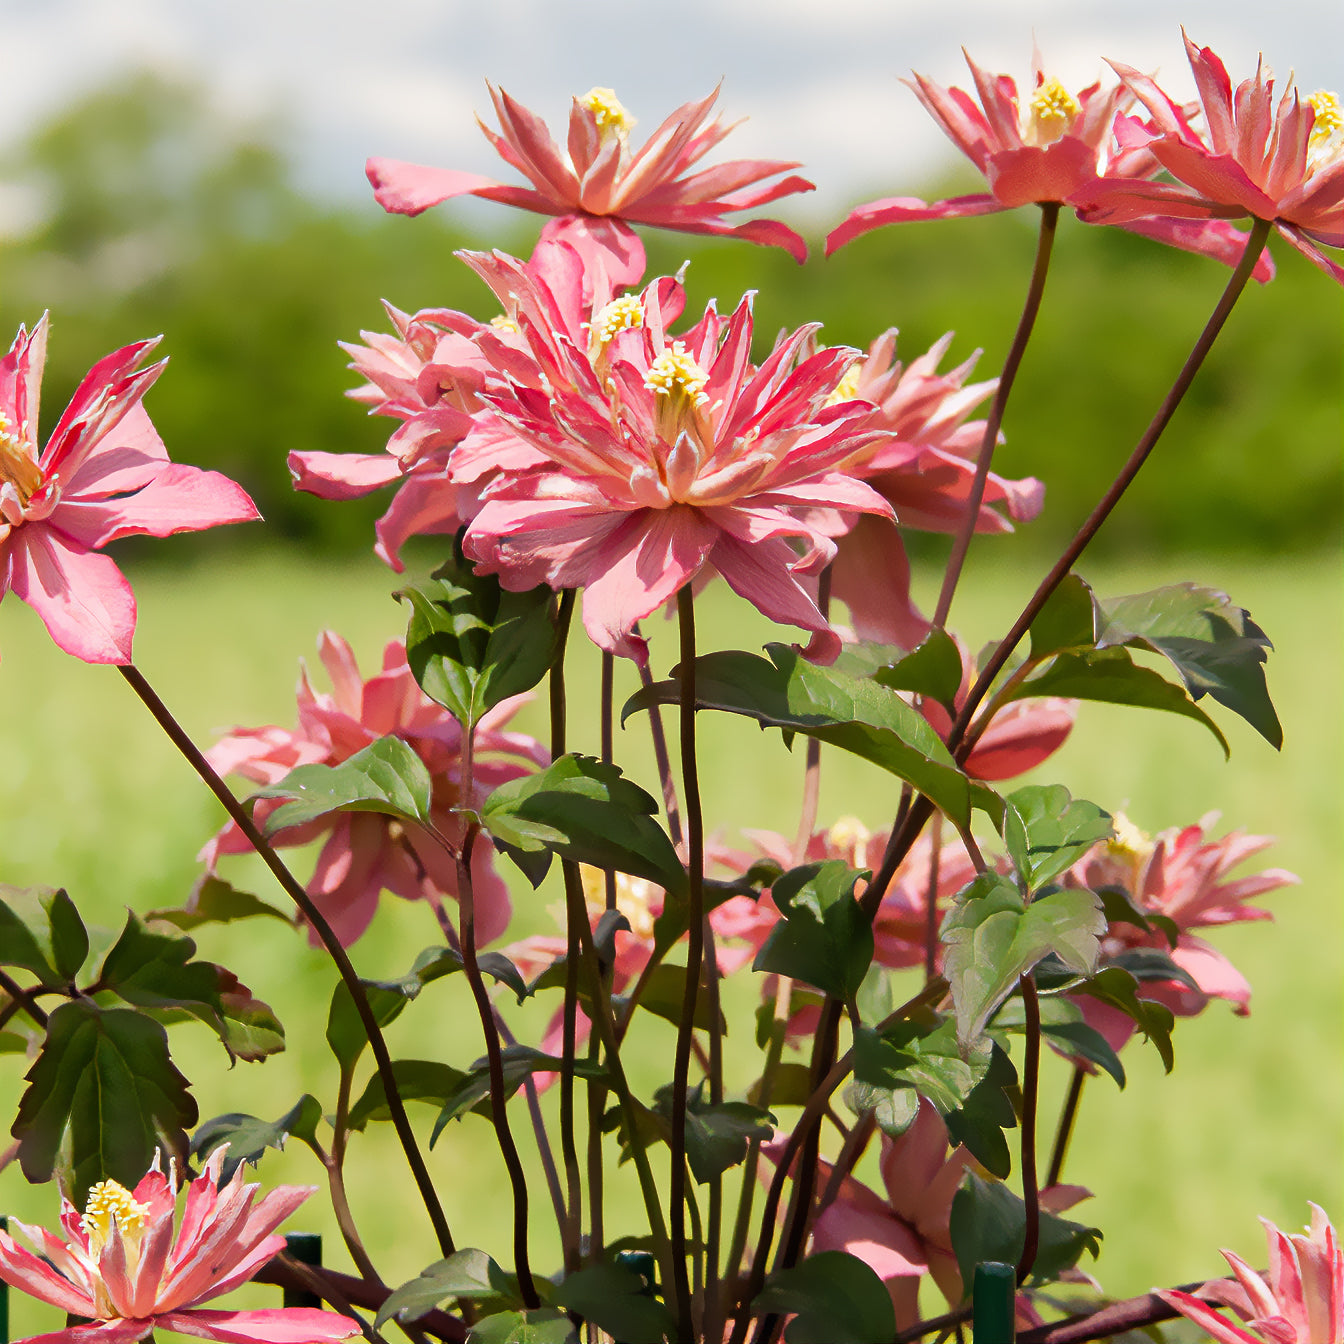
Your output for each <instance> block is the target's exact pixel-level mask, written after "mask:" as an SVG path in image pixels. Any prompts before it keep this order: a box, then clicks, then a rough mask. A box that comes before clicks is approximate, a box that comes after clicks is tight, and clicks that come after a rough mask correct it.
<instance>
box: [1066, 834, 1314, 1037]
mask: <svg viewBox="0 0 1344 1344" xmlns="http://www.w3.org/2000/svg"><path fill="white" fill-rule="evenodd" d="M1216 820H1217V814H1216V813H1213V814H1210V815H1209V816H1206V817H1204V818H1202V819H1201V820H1200V821H1198V822H1197V823H1196V824H1195V825H1193V826H1185V827H1182V828H1180V829H1178V830H1176V829H1173V830H1169V831H1164V832H1162V833H1161V834H1160V835H1159V836H1157V837H1156V840H1149V838H1148V837H1147V836H1145V835H1144V834H1143V833H1142V832H1141V831H1140V830H1139V829H1138V828H1137V827H1136V826H1135V825H1134V824H1133V823H1132V822H1131V821H1130V820H1129V819H1128V818H1127V817H1126V816H1125V815H1124V814H1123V813H1117V814H1116V815H1115V818H1114V827H1115V835H1114V836H1113V837H1112V838H1111V839H1110V840H1103V841H1102V842H1101V843H1100V844H1098V845H1097V846H1096V847H1095V848H1094V849H1093V850H1091V851H1090V852H1089V853H1088V854H1087V855H1086V856H1085V857H1084V858H1082V859H1080V860H1079V861H1078V862H1077V863H1076V864H1074V865H1073V867H1072V868H1070V869H1069V870H1068V872H1067V873H1065V874H1064V876H1063V878H1062V879H1061V881H1062V882H1063V884H1064V885H1065V886H1070V887H1088V888H1091V889H1092V890H1093V891H1100V890H1101V889H1103V888H1105V887H1119V888H1120V889H1121V890H1123V891H1125V892H1127V893H1128V894H1129V896H1130V898H1131V900H1132V901H1133V903H1134V904H1135V905H1136V906H1137V907H1138V908H1139V910H1140V911H1142V912H1143V914H1144V915H1145V916H1146V917H1150V918H1151V917H1153V916H1157V917H1160V918H1162V919H1165V920H1170V921H1171V922H1172V923H1174V924H1175V926H1176V928H1177V930H1178V936H1177V939H1176V945H1175V947H1174V948H1173V947H1172V946H1171V943H1170V942H1169V941H1168V939H1167V936H1166V934H1165V933H1164V932H1162V931H1160V929H1158V930H1155V931H1154V932H1152V933H1145V932H1144V931H1143V930H1142V929H1141V928H1139V927H1138V926H1137V925H1134V924H1128V923H1123V922H1120V921H1116V922H1114V923H1112V924H1111V925H1110V926H1109V927H1108V928H1107V930H1106V935H1105V937H1104V938H1103V940H1102V963H1103V964H1105V962H1106V961H1107V960H1108V959H1111V958H1114V957H1119V956H1122V955H1123V954H1124V953H1125V952H1128V951H1131V950H1133V949H1136V948H1155V949H1157V950H1160V951H1162V952H1167V953H1168V954H1169V955H1170V956H1171V959H1172V961H1174V962H1175V963H1176V965H1177V966H1179V967H1180V968H1181V970H1183V971H1184V972H1185V973H1186V974H1187V975H1188V976H1189V977H1190V978H1191V979H1192V980H1193V981H1194V983H1195V986H1196V988H1193V989H1192V988H1191V987H1190V986H1189V985H1188V984H1184V983H1182V982H1180V981H1177V980H1167V981H1142V982H1140V986H1139V994H1140V996H1141V997H1142V998H1145V999H1154V1000H1156V1001H1157V1002H1159V1003H1163V1004H1165V1005H1166V1006H1167V1007H1168V1008H1170V1009H1171V1011H1172V1012H1173V1013H1175V1014H1176V1016H1178V1017H1193V1016H1194V1015H1195V1014H1196V1013H1199V1012H1202V1011H1203V1009H1204V1007H1205V1005H1206V1004H1207V1003H1208V1001H1209V1000H1210V999H1211V998H1218V999H1226V1000H1228V1002H1230V1003H1231V1004H1232V1006H1233V1008H1234V1010H1235V1011H1236V1012H1237V1014H1238V1015H1240V1016H1242V1017H1244V1016H1246V1015H1247V1014H1248V1013H1249V1012H1250V1001H1251V987H1250V985H1249V984H1248V983H1247V981H1246V979H1245V977H1244V976H1243V975H1242V974H1241V972H1240V971H1238V970H1237V968H1236V967H1235V966H1233V965H1232V963H1231V962H1230V961H1229V960H1228V959H1227V958H1226V957H1225V956H1224V955H1223V954H1222V953H1221V952H1219V951H1217V949H1215V948H1214V947H1212V946H1211V945H1210V944H1209V943H1207V942H1205V941H1204V940H1203V939H1202V938H1200V937H1198V936H1196V935H1195V934H1193V933H1191V932H1190V930H1191V929H1203V928H1213V927H1216V926H1218V925H1221V924H1236V923H1242V922H1244V921H1246V920H1259V919H1272V918H1273V916H1272V915H1271V914H1270V913H1269V911H1268V910H1262V909H1261V908H1260V907H1259V906H1255V905H1249V904H1247V902H1248V901H1250V900H1251V899H1252V898H1253V897H1256V896H1260V895H1263V894H1264V893H1265V892H1267V891H1275V890H1277V889H1278V888H1279V887H1284V886H1289V885H1291V884H1294V883H1296V882H1297V880H1298V879H1297V877H1296V876H1294V875H1293V874H1292V873H1290V872H1287V871H1285V870H1284V869H1282V868H1266V869H1263V870H1262V871H1260V872H1258V873H1251V874H1249V875H1247V876H1245V877H1238V878H1231V879H1229V878H1228V876H1227V874H1228V873H1229V872H1230V871H1231V870H1232V869H1233V868H1236V867H1237V866H1238V865H1239V864H1241V863H1244V862H1245V861H1246V860H1247V859H1249V858H1250V857H1251V856H1252V855H1254V854H1258V853H1259V852H1260V851H1261V850H1262V849H1264V848H1266V847H1267V846H1268V845H1270V844H1271V843H1272V840H1271V838H1270V837H1269V836H1266V835H1246V834H1244V833H1243V832H1241V831H1230V832H1228V834H1227V835H1224V836H1223V837H1221V838H1220V839H1218V840H1210V841H1206V839H1205V835H1206V833H1207V832H1208V831H1209V830H1210V829H1211V828H1212V826H1213V825H1214V823H1215V822H1216ZM1076 1001H1077V1003H1078V1005H1079V1007H1081V1008H1082V1010H1083V1013H1084V1016H1085V1017H1086V1019H1087V1021H1088V1022H1089V1023H1090V1024H1091V1025H1092V1026H1094V1027H1095V1028H1096V1029H1097V1030H1098V1031H1100V1032H1101V1033H1102V1035H1103V1036H1105V1037H1106V1039H1107V1041H1108V1042H1109V1043H1110V1045H1111V1048H1112V1049H1114V1050H1119V1048H1120V1047H1121V1046H1122V1045H1123V1044H1124V1043H1125V1041H1127V1040H1128V1039H1129V1037H1130V1036H1131V1035H1132V1034H1133V1031H1134V1023H1133V1022H1131V1021H1130V1019H1129V1018H1128V1017H1125V1016H1124V1015H1123V1014H1121V1013H1120V1012H1118V1011H1117V1010H1115V1009H1112V1008H1108V1007H1106V1006H1105V1005H1104V1004H1101V1003H1098V1002H1097V1001H1096V1000H1095V999H1092V998H1089V997H1088V996H1087V995H1079V996H1077V1000H1076Z"/></svg>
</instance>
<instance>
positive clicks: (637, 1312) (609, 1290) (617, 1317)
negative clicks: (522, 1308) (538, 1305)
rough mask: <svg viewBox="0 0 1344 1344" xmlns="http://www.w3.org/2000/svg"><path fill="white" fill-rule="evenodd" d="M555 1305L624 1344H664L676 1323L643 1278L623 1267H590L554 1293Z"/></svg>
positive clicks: (574, 1275)
mask: <svg viewBox="0 0 1344 1344" xmlns="http://www.w3.org/2000/svg"><path fill="white" fill-rule="evenodd" d="M553 1300H554V1302H555V1304H556V1306H558V1307H563V1308H565V1310H567V1311H573V1312H576V1313H577V1314H578V1315H579V1316H581V1317H582V1318H583V1319H584V1320H586V1321H592V1323H593V1324H594V1325H596V1326H597V1327H598V1328H599V1329H602V1330H605V1331H606V1332H607V1333H608V1334H609V1335H611V1336H612V1337H613V1338H615V1339H619V1340H621V1341H622V1344H661V1341H662V1340H664V1339H672V1338H673V1337H674V1334H675V1331H676V1324H675V1323H674V1322H673V1320H672V1315H671V1313H670V1312H669V1311H668V1309H667V1308H666V1307H665V1306H664V1305H663V1304H662V1303H661V1302H660V1301H658V1299H657V1298H656V1297H654V1296H652V1294H651V1293H650V1292H649V1287H648V1284H646V1283H645V1282H644V1279H643V1277H642V1276H641V1275H639V1274H636V1273H635V1271H634V1270H632V1269H627V1268H625V1267H624V1266H623V1265H590V1266H588V1268H586V1269H581V1270H579V1271H578V1272H577V1273H574V1274H571V1275H570V1276H569V1277H568V1278H567V1279H565V1280H564V1281H563V1282H562V1283H561V1284H560V1286H559V1287H558V1288H557V1289H556V1290H555V1295H554V1299H553Z"/></svg>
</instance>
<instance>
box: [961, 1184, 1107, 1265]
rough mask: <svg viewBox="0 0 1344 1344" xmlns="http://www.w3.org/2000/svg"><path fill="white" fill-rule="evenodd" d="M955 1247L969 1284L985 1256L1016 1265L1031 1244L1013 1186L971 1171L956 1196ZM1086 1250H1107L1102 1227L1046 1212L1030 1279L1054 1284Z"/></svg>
mask: <svg viewBox="0 0 1344 1344" xmlns="http://www.w3.org/2000/svg"><path fill="white" fill-rule="evenodd" d="M951 1233H952V1248H953V1250H954V1251H955V1252H956V1256H957V1263H958V1265H960V1266H961V1281H962V1283H963V1284H969V1283H971V1282H972V1280H973V1278H974V1275H975V1266H976V1265H977V1264H979V1263H980V1262H981V1261H983V1260H998V1261H1000V1262H1002V1263H1004V1264H1009V1265H1015V1264H1017V1262H1018V1260H1020V1259H1021V1257H1022V1251H1023V1248H1024V1247H1025V1246H1026V1235H1027V1222H1026V1205H1025V1204H1024V1203H1023V1202H1022V1200H1021V1199H1019V1198H1018V1197H1017V1196H1016V1195H1015V1194H1013V1192H1012V1191H1011V1190H1009V1189H1008V1187H1007V1186H1005V1185H1001V1184H999V1183H998V1182H997V1181H983V1180H981V1179H980V1177H978V1176H977V1175H975V1174H974V1173H973V1172H968V1173H967V1176H966V1179H965V1182H964V1184H963V1185H962V1187H961V1189H960V1190H958V1191H957V1193H956V1195H955V1196H954V1197H953V1199H952V1220H951ZM1084 1251H1090V1252H1091V1253H1092V1255H1093V1257H1094V1258H1095V1257H1096V1256H1098V1255H1100V1254H1101V1231H1100V1229H1098V1228H1095V1227H1088V1226H1086V1225H1085V1224H1083V1223H1073V1222H1069V1221H1068V1220H1067V1219H1064V1218H1059V1217H1056V1216H1055V1215H1054V1214H1052V1213H1047V1212H1046V1211H1045V1210H1044V1209H1042V1210H1041V1221H1040V1242H1039V1245H1038V1247H1037V1251H1036V1262H1035V1264H1034V1265H1033V1266H1032V1271H1031V1276H1030V1279H1029V1280H1028V1282H1037V1283H1049V1282H1052V1281H1053V1280H1055V1279H1057V1278H1059V1276H1060V1275H1061V1274H1063V1273H1064V1271H1065V1270H1067V1269H1072V1268H1073V1267H1074V1266H1075V1265H1076V1264H1077V1263H1078V1261H1079V1259H1080V1258H1081V1256H1082V1254H1083V1252H1084Z"/></svg>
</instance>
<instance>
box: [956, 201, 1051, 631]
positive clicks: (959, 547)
mask: <svg viewBox="0 0 1344 1344" xmlns="http://www.w3.org/2000/svg"><path fill="white" fill-rule="evenodd" d="M1058 222H1059V202H1058V201H1042V202H1041V228H1040V232H1039V233H1038V234H1037V236H1036V262H1035V264H1034V265H1033V266H1032V268H1031V281H1030V283H1029V284H1028V285H1027V297H1026V301H1025V302H1024V303H1023V305H1022V316H1021V317H1020V318H1018V321H1017V330H1016V331H1015V332H1014V333H1013V343H1012V344H1011V345H1010V346H1009V347H1008V357H1007V359H1005V360H1004V362H1003V372H1002V373H1001V374H1000V375H999V385H998V387H997V388H996V389H995V390H994V401H993V402H992V403H991V405H990V408H989V418H988V419H987V420H986V421H985V432H984V435H983V437H982V438H981V440H980V455H979V456H978V457H977V458H976V462H975V476H974V477H973V478H972V481H971V491H970V495H969V496H968V497H967V500H966V512H965V515H964V517H963V518H962V520H961V527H960V528H959V529H958V531H957V535H956V539H955V540H954V541H953V543H952V553H951V555H950V556H948V560H947V569H946V570H945V571H944V573H943V586H942V589H941V590H940V591H939V593H938V606H937V607H936V609H935V610H934V614H933V624H934V626H935V627H938V628H941V627H942V626H945V625H946V624H947V613H948V611H949V610H950V609H951V607H952V595H953V594H954V593H955V592H956V590H957V581H958V580H959V579H960V578H961V571H962V567H963V566H964V565H965V563H966V552H967V551H968V550H969V549H970V546H971V537H972V536H974V535H975V525H976V522H977V521H978V520H979V517H980V505H981V504H982V503H983V502H984V498H985V483H986V481H988V479H989V464H990V462H991V461H992V460H993V457H994V449H995V448H996V447H997V446H998V442H999V429H1000V427H1001V426H1002V424H1003V414H1004V411H1005V410H1007V408H1008V397H1009V395H1010V394H1011V393H1012V390H1013V382H1014V380H1015V379H1016V378H1017V370H1018V367H1019V366H1020V365H1021V363H1022V356H1023V355H1024V354H1026V351H1027V342H1028V341H1029V340H1030V339H1031V331H1032V328H1033V327H1034V326H1035V325H1036V314H1037V313H1038V312H1039V311H1040V308H1041V296H1042V295H1043V294H1044V293H1045V277H1046V274H1047V273H1048V272H1049V270H1050V250H1051V248H1052V246H1053V245H1054V241H1055V226H1056V224H1057V223H1058Z"/></svg>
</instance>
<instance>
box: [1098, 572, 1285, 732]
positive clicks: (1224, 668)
mask: <svg viewBox="0 0 1344 1344" xmlns="http://www.w3.org/2000/svg"><path fill="white" fill-rule="evenodd" d="M1101 609H1102V613H1103V616H1104V622H1103V624H1102V627H1101V631H1100V635H1099V637H1098V640H1097V647H1098V648H1105V647H1107V646H1110V645H1115V644H1124V645H1127V646H1128V647H1130V648H1137V649H1151V650H1152V651H1153V652H1154V653H1160V654H1161V655H1162V656H1163V657H1164V658H1166V659H1168V660H1169V661H1170V662H1171V664H1172V665H1173V666H1174V667H1175V668H1176V670H1177V671H1178V672H1179V673H1180V674H1181V679H1182V680H1183V681H1184V682H1185V686H1186V689H1187V690H1188V691H1189V692H1190V695H1191V696H1192V697H1193V698H1194V699H1195V700H1198V699H1199V698H1200V697H1201V696H1203V695H1206V694H1207V695H1211V696H1213V698H1214V699H1215V700H1217V701H1218V703H1219V704H1220V705H1224V706H1226V707H1227V708H1228V709H1230V710H1231V711H1232V712H1233V713H1234V714H1239V715H1240V716H1241V717H1242V718H1243V719H1245V720H1246V722H1247V723H1249V724H1250V725H1251V727H1252V728H1254V729H1255V731H1256V732H1257V733H1259V734H1260V736H1261V737H1263V738H1264V739H1265V741H1267V742H1268V743H1269V744H1270V745H1271V746H1272V747H1281V746H1282V745H1283V729H1282V728H1281V727H1280V726H1279V719H1278V715H1277V714H1275V712H1274V705H1273V703H1272V702H1271V700H1270V698H1269V689H1268V687H1267V686H1266V684H1265V659H1266V656H1267V655H1266V650H1268V649H1271V648H1273V647H1274V646H1273V645H1272V644H1271V643H1270V641H1269V637H1268V636H1267V635H1266V634H1265V632H1264V631H1263V630H1262V629H1261V628H1260V627H1259V626H1258V625H1256V623H1255V622H1254V621H1253V620H1251V617H1250V613H1249V612H1247V611H1246V610H1245V609H1244V608H1242V607H1237V606H1233V605H1232V602H1231V600H1230V599H1229V598H1228V596H1227V594H1226V593H1220V592H1218V590H1217V589H1215V588H1202V587H1200V586H1199V585H1198V584H1194V583H1175V584H1171V585H1169V586H1168V587H1165V588H1155V589H1153V590H1152V591H1151V592H1147V593H1135V594H1133V595H1132V596H1130V597H1116V598H1111V599H1110V600H1109V601H1105V602H1103V603H1102V604H1101Z"/></svg>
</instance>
